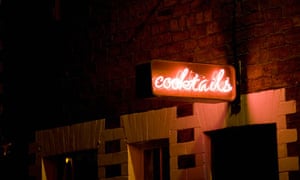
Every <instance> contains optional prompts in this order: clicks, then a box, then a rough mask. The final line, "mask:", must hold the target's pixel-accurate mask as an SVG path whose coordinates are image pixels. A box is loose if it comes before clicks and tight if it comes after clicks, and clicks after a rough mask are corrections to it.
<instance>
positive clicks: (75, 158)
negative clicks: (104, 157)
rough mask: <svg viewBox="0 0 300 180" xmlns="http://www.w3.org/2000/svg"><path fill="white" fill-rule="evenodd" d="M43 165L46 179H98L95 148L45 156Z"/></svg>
mask: <svg viewBox="0 0 300 180" xmlns="http://www.w3.org/2000/svg"><path fill="white" fill-rule="evenodd" d="M44 166H45V171H46V172H45V173H46V177H47V180H86V179H89V180H98V165H97V150H87V151H78V152H72V153H68V154H62V155H56V156H51V157H47V158H45V159H44Z"/></svg>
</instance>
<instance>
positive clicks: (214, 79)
mask: <svg viewBox="0 0 300 180" xmlns="http://www.w3.org/2000/svg"><path fill="white" fill-rule="evenodd" d="M151 78H152V93H153V95H155V96H170V97H189V98H201V99H215V100H226V101H232V100H234V98H235V96H236V85H235V70H234V68H233V67H232V66H230V65H212V64H199V63H187V62H177V61H164V60H153V61H152V62H151Z"/></svg>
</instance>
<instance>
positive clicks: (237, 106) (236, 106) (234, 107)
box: [231, 0, 241, 114]
mask: <svg viewBox="0 0 300 180" xmlns="http://www.w3.org/2000/svg"><path fill="white" fill-rule="evenodd" d="M236 4H237V0H233V6H234V7H233V17H232V49H233V63H232V65H233V66H234V68H235V72H236V98H235V99H234V100H233V101H232V102H231V114H238V113H239V112H240V111H241V60H240V59H238V57H237V42H236V28H237V26H236Z"/></svg>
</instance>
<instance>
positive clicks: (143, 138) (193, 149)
mask: <svg viewBox="0 0 300 180" xmlns="http://www.w3.org/2000/svg"><path fill="white" fill-rule="evenodd" d="M285 93H286V92H285V89H277V90H268V91H262V92H258V93H251V94H248V95H245V96H242V109H241V113H239V114H235V115H231V112H230V106H228V103H226V102H224V103H216V104H208V103H194V104H193V109H194V113H193V115H190V116H185V117H176V107H170V108H163V109H158V110H152V111H147V112H141V113H133V114H127V115H123V116H121V124H122V125H121V127H120V128H115V129H105V128H104V123H105V119H103V120H97V121H92V122H90V123H82V124H76V125H72V126H67V127H60V128H56V129H49V130H43V131H38V132H36V142H35V145H37V146H38V147H39V150H38V151H36V152H35V153H36V156H37V157H38V158H37V161H36V165H35V168H36V170H37V171H36V172H35V173H37V172H38V171H40V170H41V169H40V170H38V169H39V168H42V169H43V171H42V172H43V173H42V175H41V176H40V178H41V179H43V180H47V170H45V166H44V163H43V158H45V157H47V156H49V155H55V154H57V155H58V154H62V153H67V152H72V151H79V150H83V149H95V148H96V149H98V166H99V173H98V175H99V179H106V176H105V168H106V166H108V165H112V164H121V167H122V171H121V175H120V176H122V178H124V179H132V180H134V179H139V178H138V177H141V174H140V173H142V172H143V168H142V167H143V158H142V156H140V155H139V154H141V152H140V150H139V148H137V146H135V144H136V143H141V142H147V141H151V140H157V139H164V138H167V139H169V151H170V177H171V179H172V180H177V179H178V180H179V179H180V180H184V179H186V180H189V179H203V180H209V179H210V178H211V164H210V163H211V162H210V155H211V154H210V139H209V137H208V136H207V135H205V132H206V131H210V130H217V129H222V128H225V127H232V126H243V125H251V124H268V123H276V129H277V151H278V166H279V167H278V169H279V177H280V180H287V179H289V173H290V172H293V171H298V170H299V164H298V161H299V157H298V156H290V155H288V153H287V146H288V144H289V143H293V142H296V141H297V140H298V139H297V137H298V134H297V130H296V129H287V127H286V116H287V115H288V114H293V113H295V112H296V109H295V108H296V101H294V100H288V101H287V100H286V99H285ZM188 128H193V129H194V132H195V133H194V140H193V141H189V142H185V143H178V142H177V136H178V130H182V129H188ZM83 135H84V136H83ZM112 140H120V143H121V151H120V152H115V153H106V152H105V150H104V149H105V142H107V141H112ZM62 141H63V142H62ZM33 152H34V151H33ZM186 154H194V155H195V162H196V164H195V167H192V168H186V169H179V168H178V157H179V156H180V155H186ZM40 163H42V164H40ZM258 163H259V162H258ZM253 166H255V164H253ZM32 173H33V174H34V171H32ZM35 175H36V176H38V174H35ZM50 175H51V174H50ZM38 177H39V176H38ZM258 178H259V177H258Z"/></svg>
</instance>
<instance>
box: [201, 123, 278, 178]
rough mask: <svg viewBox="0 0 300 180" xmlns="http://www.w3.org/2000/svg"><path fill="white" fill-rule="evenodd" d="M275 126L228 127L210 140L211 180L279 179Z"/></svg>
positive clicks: (216, 131) (211, 134)
mask: <svg viewBox="0 0 300 180" xmlns="http://www.w3.org/2000/svg"><path fill="white" fill-rule="evenodd" d="M276 132H277V131H276V124H261V125H247V126H239V127H229V128H225V129H220V130H214V131H210V132H206V134H208V135H209V137H210V138H211V150H212V151H211V160H212V179H213V180H223V179H231V180H241V179H243V180H253V179H257V180H266V179H272V180H279V170H278V155H277V133H276Z"/></svg>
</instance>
